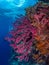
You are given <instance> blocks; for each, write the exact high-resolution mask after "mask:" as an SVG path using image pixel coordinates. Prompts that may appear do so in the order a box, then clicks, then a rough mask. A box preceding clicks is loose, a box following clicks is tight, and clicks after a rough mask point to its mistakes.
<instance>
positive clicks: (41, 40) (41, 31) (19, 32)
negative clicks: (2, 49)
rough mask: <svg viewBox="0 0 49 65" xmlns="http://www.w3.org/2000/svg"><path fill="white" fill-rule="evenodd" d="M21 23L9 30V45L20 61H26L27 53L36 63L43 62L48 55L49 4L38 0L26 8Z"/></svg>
mask: <svg viewBox="0 0 49 65" xmlns="http://www.w3.org/2000/svg"><path fill="white" fill-rule="evenodd" d="M20 21H23V23H22V24H20V25H19V26H16V23H17V21H16V22H15V24H14V28H13V30H12V31H11V32H10V34H11V38H9V37H7V38H6V39H7V40H8V41H10V42H11V44H10V46H12V48H13V49H14V51H15V52H16V53H18V54H19V55H18V56H16V58H19V59H20V60H21V61H22V60H26V61H28V59H29V55H31V56H32V58H33V59H34V60H35V61H36V62H37V63H39V64H40V63H45V62H46V59H47V57H48V56H49V5H47V4H45V3H43V2H40V3H37V5H35V6H34V7H30V8H27V9H26V17H24V19H21V20H20Z"/></svg>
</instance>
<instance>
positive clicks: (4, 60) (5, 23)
mask: <svg viewBox="0 0 49 65" xmlns="http://www.w3.org/2000/svg"><path fill="white" fill-rule="evenodd" d="M0 1H1V0H0ZM5 1H6V0H4V2H5ZM4 2H0V4H1V6H0V65H8V60H9V59H10V52H11V49H10V46H9V43H8V42H7V41H5V40H4V38H5V36H6V35H7V34H8V32H9V26H10V27H11V22H13V21H15V17H16V15H15V14H17V13H18V14H21V12H23V13H24V11H23V10H24V8H26V7H28V6H31V5H34V4H35V3H36V2H37V0H30V1H29V0H26V2H25V3H26V4H25V3H24V5H23V6H21V7H20V8H18V7H17V8H16V10H15V9H14V11H13V12H12V15H11V14H9V11H10V10H11V11H12V10H13V9H12V7H11V8H9V9H7V6H8V4H9V3H8V4H5V3H4ZM3 4H5V6H2V5H3ZM13 7H14V6H13ZM8 10H9V11H8ZM18 10H19V11H18ZM7 13H8V14H9V15H8V14H7Z"/></svg>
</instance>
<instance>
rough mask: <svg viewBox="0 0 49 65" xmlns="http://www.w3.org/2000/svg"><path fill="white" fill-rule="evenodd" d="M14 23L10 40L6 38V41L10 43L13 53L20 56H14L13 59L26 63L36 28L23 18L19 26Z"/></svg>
mask: <svg viewBox="0 0 49 65" xmlns="http://www.w3.org/2000/svg"><path fill="white" fill-rule="evenodd" d="M20 21H22V20H20ZM16 23H17V21H16V22H15V23H14V28H13V30H12V31H11V32H10V35H11V38H10V37H7V38H6V39H7V40H8V41H9V42H11V44H10V46H11V47H12V48H13V49H14V51H15V52H16V53H18V54H20V56H16V57H15V58H19V59H20V60H26V61H28V58H29V57H28V55H29V54H30V53H31V51H32V45H33V40H34V35H36V28H34V27H33V26H31V25H30V22H29V20H28V19H27V18H26V17H24V19H23V23H22V24H20V25H19V26H16V25H15V24H16Z"/></svg>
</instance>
